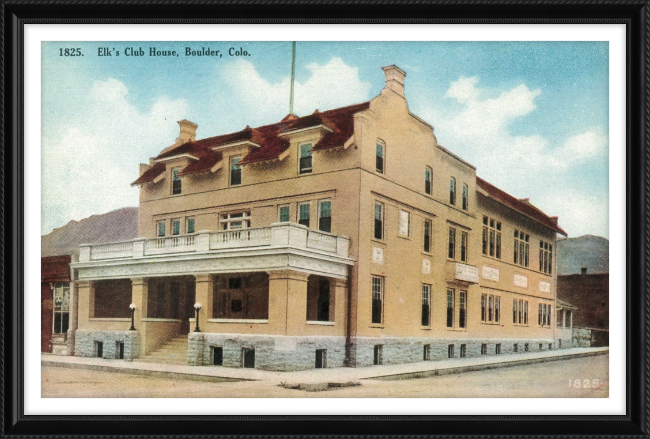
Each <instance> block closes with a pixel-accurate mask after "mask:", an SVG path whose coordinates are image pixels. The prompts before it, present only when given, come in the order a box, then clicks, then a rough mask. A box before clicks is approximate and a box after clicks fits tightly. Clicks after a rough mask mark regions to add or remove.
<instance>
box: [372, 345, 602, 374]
mask: <svg viewBox="0 0 650 439" xmlns="http://www.w3.org/2000/svg"><path fill="white" fill-rule="evenodd" d="M605 354H609V350H606V351H597V352H583V353H578V354H571V355H558V356H555V357H541V358H529V359H526V360H513V361H504V362H498V363H487V364H476V365H471V366H460V367H449V368H445V369H432V370H423V371H418V372H406V373H398V374H391V375H377V376H374V377H367V378H362V379H363V380H384V381H390V380H407V379H413V378H428V377H432V376H441V375H452V374H459V373H464V372H477V371H481V370H489V369H501V368H504V367H514V366H525V365H527V364H535V363H548V362H551V361H562V360H572V359H574V358H582V357H593V356H596V355H605Z"/></svg>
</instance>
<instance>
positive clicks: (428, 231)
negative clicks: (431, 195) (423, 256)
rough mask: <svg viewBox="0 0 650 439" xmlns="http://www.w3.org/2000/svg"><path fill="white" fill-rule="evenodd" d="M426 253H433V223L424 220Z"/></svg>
mask: <svg viewBox="0 0 650 439" xmlns="http://www.w3.org/2000/svg"><path fill="white" fill-rule="evenodd" d="M424 251H425V252H430V251H431V221H429V220H424Z"/></svg>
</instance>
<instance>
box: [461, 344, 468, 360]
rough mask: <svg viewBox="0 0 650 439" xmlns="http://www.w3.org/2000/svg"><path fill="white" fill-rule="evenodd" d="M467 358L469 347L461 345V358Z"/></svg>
mask: <svg viewBox="0 0 650 439" xmlns="http://www.w3.org/2000/svg"><path fill="white" fill-rule="evenodd" d="M465 357H467V345H466V344H462V345H460V358H465Z"/></svg>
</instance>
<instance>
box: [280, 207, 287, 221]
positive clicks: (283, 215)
mask: <svg viewBox="0 0 650 439" xmlns="http://www.w3.org/2000/svg"><path fill="white" fill-rule="evenodd" d="M288 221H289V206H280V222H282V223H286V222H288Z"/></svg>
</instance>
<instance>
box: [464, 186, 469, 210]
mask: <svg viewBox="0 0 650 439" xmlns="http://www.w3.org/2000/svg"><path fill="white" fill-rule="evenodd" d="M462 207H463V210H467V208H468V207H469V188H468V187H467V185H466V184H465V183H463V192H462Z"/></svg>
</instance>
